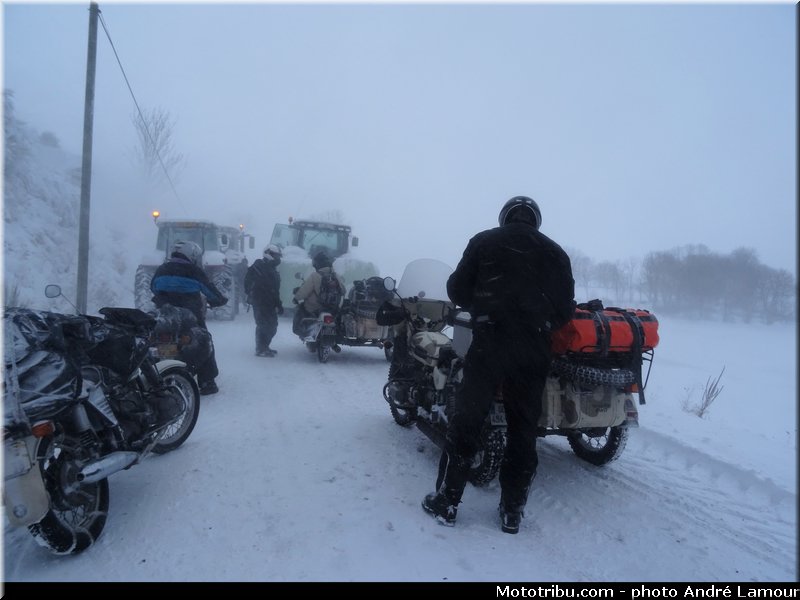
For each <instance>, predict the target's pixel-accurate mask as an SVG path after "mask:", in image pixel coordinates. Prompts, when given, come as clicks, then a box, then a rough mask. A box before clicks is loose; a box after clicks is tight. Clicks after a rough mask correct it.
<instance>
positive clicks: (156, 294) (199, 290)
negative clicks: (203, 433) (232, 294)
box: [150, 241, 228, 395]
mask: <svg viewBox="0 0 800 600" xmlns="http://www.w3.org/2000/svg"><path fill="white" fill-rule="evenodd" d="M202 258H203V250H202V249H201V248H200V246H199V245H197V244H196V243H195V242H184V241H179V242H175V245H174V246H173V247H172V253H171V254H170V258H169V260H167V261H166V262H165V263H163V264H162V265H160V266H159V267H158V268H157V269H156V272H155V273H154V274H153V279H152V280H150V290H151V291H152V292H153V303H154V304H155V305H156V306H158V307H161V306H163V305H164V304H171V305H173V306H182V307H184V308H188V309H189V310H191V311H192V313H193V314H194V316H195V317H196V318H197V323H198V325H199V326H200V327H202V328H203V329H205V330H206V331H208V328H207V327H206V315H205V305H206V302H207V303H208V304H209V305H210V306H212V307H217V306H224V305H225V304H227V302H228V299H227V298H226V297H225V296H224V295H223V294H222V292H220V291H219V289H218V288H217V286H215V285H214V284H213V283H212V282H211V280H209V278H208V275H206V272H205V271H203V268H202V264H203V263H202ZM210 337H211V332H209V338H210ZM195 368H196V371H197V384H198V386H199V387H200V393H201V394H203V395H208V394H216V393H217V392H218V391H219V388H218V387H217V384H216V382H215V381H214V380H215V378H216V377H217V375H219V369H218V368H217V360H216V357H215V355H214V343H213V341H212V342H211V355H210V356H209V358H208V360H206V361H205V362H203V363H202V364H199V365H195Z"/></svg>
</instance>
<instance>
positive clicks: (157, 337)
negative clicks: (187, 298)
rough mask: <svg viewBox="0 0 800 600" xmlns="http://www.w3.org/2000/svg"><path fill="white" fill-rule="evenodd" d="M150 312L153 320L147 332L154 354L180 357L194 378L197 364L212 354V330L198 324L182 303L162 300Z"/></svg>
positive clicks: (176, 358)
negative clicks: (175, 304) (174, 303)
mask: <svg viewBox="0 0 800 600" xmlns="http://www.w3.org/2000/svg"><path fill="white" fill-rule="evenodd" d="M149 314H152V315H153V317H155V320H156V323H155V326H154V327H153V332H152V335H151V336H150V347H151V348H152V349H153V352H154V354H155V356H156V357H157V358H160V359H175V360H180V361H181V362H183V363H185V364H186V368H187V369H188V370H189V372H190V373H191V374H192V375H193V376H194V377H195V378H196V375H197V367H198V366H199V365H202V364H203V363H204V362H205V361H206V360H208V357H209V356H211V351H212V348H213V345H212V344H213V342H212V339H211V334H210V333H209V332H208V330H207V329H204V328H203V327H200V325H199V324H198V321H197V318H196V317H195V316H194V313H193V312H192V311H191V310H189V309H188V308H184V307H182V306H173V305H171V304H164V305H162V306H161V307H159V308H156V309H155V310H154V311H151V312H150V313H149Z"/></svg>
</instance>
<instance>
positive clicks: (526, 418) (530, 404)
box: [422, 196, 575, 533]
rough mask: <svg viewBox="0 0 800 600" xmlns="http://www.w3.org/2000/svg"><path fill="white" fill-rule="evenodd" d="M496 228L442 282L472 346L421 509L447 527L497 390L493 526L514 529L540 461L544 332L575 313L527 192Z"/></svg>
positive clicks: (564, 275)
mask: <svg viewBox="0 0 800 600" xmlns="http://www.w3.org/2000/svg"><path fill="white" fill-rule="evenodd" d="M499 222H500V226H499V227H496V228H494V229H489V230H486V231H483V232H481V233H478V234H477V235H475V236H474V237H473V238H472V239H471V240H470V241H469V243H468V244H467V247H466V249H465V250H464V254H463V256H462V258H461V261H460V262H459V263H458V266H457V267H456V270H455V271H454V272H453V274H452V275H451V276H450V278H449V279H448V281H447V293H448V296H449V297H450V300H451V301H452V302H454V303H455V304H457V305H459V306H461V307H463V308H465V309H466V310H468V311H469V312H470V314H471V316H472V326H473V329H472V345H471V346H470V348H469V351H468V352H467V355H466V358H465V361H464V379H463V381H462V384H461V387H460V388H459V390H458V392H457V395H456V407H455V412H454V415H453V418H452V419H451V421H450V423H449V426H448V431H447V437H446V443H445V446H444V450H443V452H442V456H441V460H440V462H439V475H438V480H437V490H436V491H435V492H433V493H431V494H428V495H427V496H425V498H424V499H423V501H422V507H423V508H424V509H425V510H426V511H427V512H429V513H431V514H432V515H433V516H435V517H436V518H437V520H438V521H439V522H440V523H442V524H444V525H454V524H455V520H456V514H457V507H458V504H459V502H461V497H462V494H463V493H464V488H465V486H466V483H467V479H468V477H469V470H470V466H471V464H472V461H473V458H474V456H475V454H476V452H477V451H478V450H479V438H480V434H481V430H482V428H483V424H484V422H485V421H486V418H487V416H488V414H489V411H490V409H491V406H492V403H493V401H494V397H495V394H496V391H497V390H498V389H502V393H503V403H504V405H505V412H506V420H507V427H508V429H507V444H506V450H505V456H504V458H503V463H502V465H501V467H500V475H499V479H500V488H501V494H500V506H499V508H498V511H499V513H500V519H501V529H502V530H503V531H504V532H506V533H517V532H518V531H519V526H520V521H521V519H522V516H523V509H524V508H525V504H526V502H527V499H528V492H529V490H530V486H531V483H532V481H533V477H534V476H535V474H536V467H537V465H538V457H537V454H536V437H537V429H538V422H539V417H540V416H541V411H542V393H543V391H544V385H545V380H546V378H547V373H548V370H549V366H550V361H551V353H550V331H551V330H554V329H557V328H558V327H561V326H562V325H563V324H565V323H567V322H568V321H569V320H570V319H571V318H572V315H573V312H574V310H575V302H574V291H575V282H574V280H573V277H572V266H571V263H570V259H569V257H568V256H567V254H566V253H565V252H564V250H563V249H562V248H561V247H560V246H559V245H558V244H556V243H555V242H554V241H553V240H551V239H550V238H548V237H547V236H545V235H544V234H543V233H541V232H540V231H539V226H540V225H541V223H542V215H541V212H540V210H539V207H538V205H537V204H536V202H534V201H533V200H532V199H531V198H528V197H527V196H515V197H514V198H511V199H510V200H509V201H508V202H506V204H505V206H503V209H502V210H501V211H500V217H499Z"/></svg>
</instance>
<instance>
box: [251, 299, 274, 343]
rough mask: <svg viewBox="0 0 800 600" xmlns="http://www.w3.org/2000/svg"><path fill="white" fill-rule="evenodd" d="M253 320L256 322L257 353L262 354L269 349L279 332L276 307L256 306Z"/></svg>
mask: <svg viewBox="0 0 800 600" xmlns="http://www.w3.org/2000/svg"><path fill="white" fill-rule="evenodd" d="M253 318H254V319H255V320H256V352H262V351H264V350H266V349H267V348H269V345H270V344H271V343H272V338H274V337H275V334H276V333H277V332H278V313H277V312H276V307H275V306H272V305H268V304H254V305H253Z"/></svg>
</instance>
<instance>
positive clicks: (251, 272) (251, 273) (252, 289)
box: [244, 244, 283, 357]
mask: <svg viewBox="0 0 800 600" xmlns="http://www.w3.org/2000/svg"><path fill="white" fill-rule="evenodd" d="M279 264H281V249H280V248H279V247H278V246H276V245H275V244H270V245H269V246H267V247H266V248H264V258H259V259H258V260H257V261H255V262H254V263H253V264H252V265H250V268H249V269H247V274H246V275H245V276H244V291H245V294H247V302H248V304H250V305H251V306H252V307H253V317H254V318H255V320H256V356H270V357H272V356H275V355H276V354H277V350H273V349H272V348H270V347H269V345H270V344H271V343H272V338H274V337H275V334H276V333H277V332H278V315H282V314H283V304H281V294H280V292H281V276H280V273H278V270H277V267H278V265H279Z"/></svg>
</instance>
